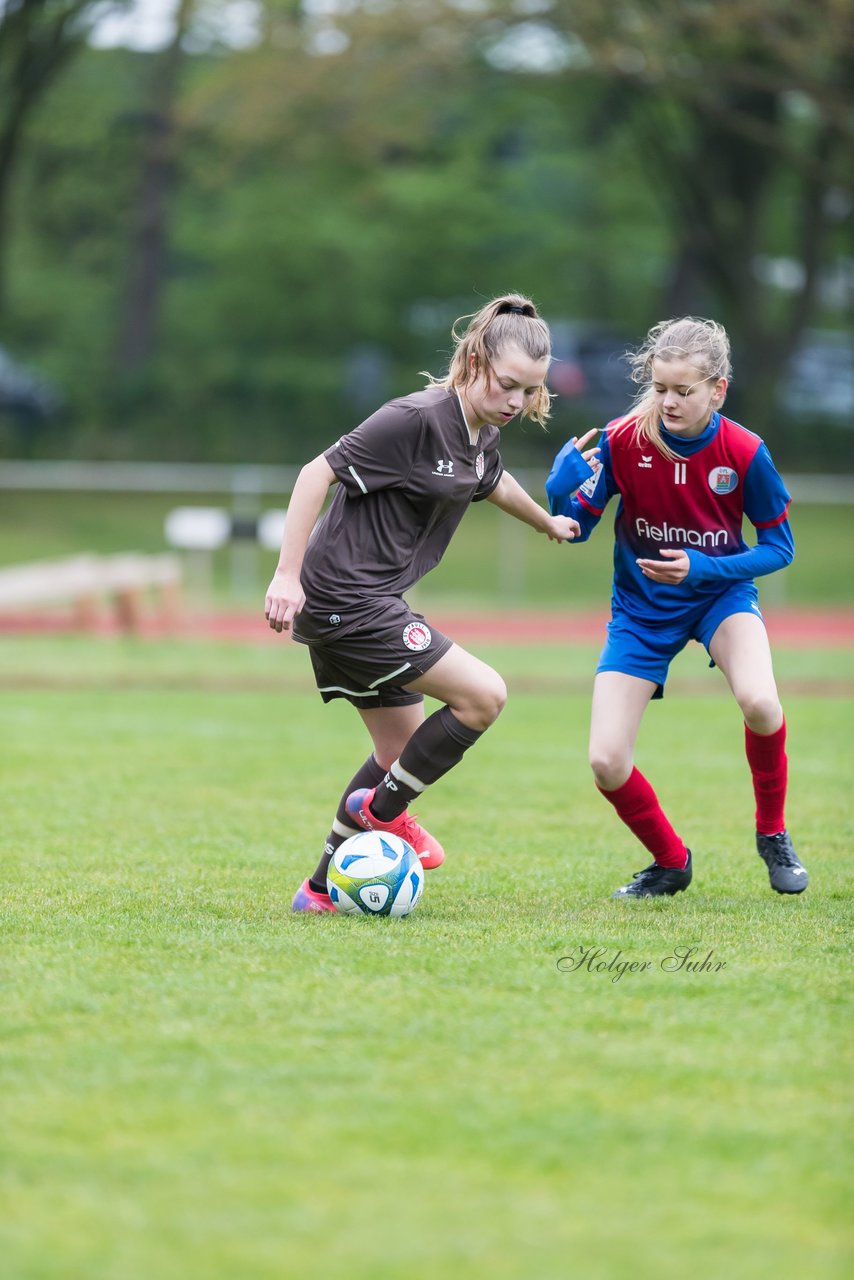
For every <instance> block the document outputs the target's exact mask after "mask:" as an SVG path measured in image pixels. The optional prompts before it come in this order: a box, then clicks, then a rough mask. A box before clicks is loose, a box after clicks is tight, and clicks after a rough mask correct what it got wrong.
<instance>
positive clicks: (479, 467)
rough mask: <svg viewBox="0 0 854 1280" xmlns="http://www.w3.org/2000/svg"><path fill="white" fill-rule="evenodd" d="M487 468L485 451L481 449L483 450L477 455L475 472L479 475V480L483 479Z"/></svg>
mask: <svg viewBox="0 0 854 1280" xmlns="http://www.w3.org/2000/svg"><path fill="white" fill-rule="evenodd" d="M485 469H486V462H485V461H484V457H483V451H482V450H481V452H480V453H479V454H478V455H477V457H476V458H475V460H474V473H475V475H476V476H477V478H478V480H482V479H483V473H484V470H485Z"/></svg>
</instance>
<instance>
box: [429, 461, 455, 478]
mask: <svg viewBox="0 0 854 1280" xmlns="http://www.w3.org/2000/svg"><path fill="white" fill-rule="evenodd" d="M453 474H454V463H453V460H451V459H446V458H440V459H439V460H438V462H437V463H436V469H435V471H434V472H433V475H434V476H452V475H453Z"/></svg>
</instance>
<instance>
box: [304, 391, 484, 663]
mask: <svg viewBox="0 0 854 1280" xmlns="http://www.w3.org/2000/svg"><path fill="white" fill-rule="evenodd" d="M499 440H500V432H499V430H498V428H497V427H494V426H484V427H482V428H481V429H480V432H479V434H478V438H477V441H476V443H475V444H472V443H471V440H470V437H469V431H468V427H467V426H466V423H465V419H464V417H463V412H462V408H461V406H460V402H459V398H458V396H457V393H456V391H454V390H450V389H448V388H446V387H427V388H426V389H425V390H423V391H416V392H414V393H413V394H412V395H407V396H402V397H401V398H400V399H397V400H390V401H389V402H388V403H387V404H384V405H383V406H382V408H380V409H378V410H377V412H376V413H374V414H372V415H371V416H370V417H369V418H367V419H366V420H365V421H364V422H363V423H361V424H360V425H359V426H358V427H356V428H355V430H354V431H351V432H349V433H348V434H347V435H345V436H342V437H341V439H340V440H339V441H338V442H337V443H336V444H334V445H333V446H332V447H331V448H330V449H327V450H326V452H325V455H324V456H325V458H326V460H327V462H328V463H329V465H330V467H331V468H332V470H333V471H334V472H335V475H336V477H337V479H338V480H339V481H340V485H339V486H338V489H337V492H336V494H335V497H334V498H333V500H332V503H331V505H330V507H329V510H328V511H327V512H326V515H325V516H324V517H323V519H322V520H321V521H320V522H319V523H318V525H317V527H316V528H315V530H314V532H313V533H312V535H311V538H310V539H309V543H308V547H307V549H306V553H305V558H304V561H303V568H302V586H303V590H304V591H305V596H306V603H305V608H304V610H303V612H302V613H301V614H300V615H299V618H298V619H297V620H296V624H295V628H294V636H295V638H296V639H301V640H305V641H308V642H309V643H311V642H312V641H313V640H318V639H320V638H321V636H325V637H327V638H328V637H329V634H330V627H331V628H332V630H334V631H338V633H339V634H343V633H345V632H347V631H349V630H351V629H352V628H354V627H359V626H364V625H366V624H367V623H369V622H370V619H371V617H376V616H377V615H379V614H381V613H382V612H383V610H384V608H385V607H386V603H387V600H388V597H389V596H397V597H399V596H401V595H402V593H403V592H404V591H406V590H408V588H410V587H412V586H413V585H414V584H415V583H416V582H418V581H419V580H420V579H421V578H423V577H424V575H425V574H426V573H429V571H430V570H431V569H432V568H434V567H435V566H436V565H437V564H438V563H439V561H440V560H441V558H442V556H443V554H444V552H445V549H446V547H447V546H448V543H449V542H450V540H451V538H452V536H453V534H454V531H455V529H456V528H457V525H458V524H459V522H460V520H461V519H462V517H463V515H464V514H465V512H466V510H467V508H468V506H469V504H470V503H471V502H479V501H481V500H482V499H483V498H487V497H489V495H490V493H492V491H493V489H494V488H495V486H496V485H497V484H498V481H499V480H500V479H501V475H502V471H503V467H502V463H501V455H500V453H499V452H498V445H499Z"/></svg>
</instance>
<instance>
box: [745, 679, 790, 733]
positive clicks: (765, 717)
mask: <svg viewBox="0 0 854 1280" xmlns="http://www.w3.org/2000/svg"><path fill="white" fill-rule="evenodd" d="M738 701H739V706H740V707H741V714H742V715H743V716H744V719H745V722H746V723H747V724H748V725H749V726H750V728H751V729H752V730H753V732H754V733H775V732H776V730H777V729H779V728H780V725H781V724H782V723H783V708H782V707H781V706H780V699H779V698H777V697H776V696H775V695H774V694H773V693H764V692H763V691H762V690H755V689H751V690H749V691H748V692H747V693H746V694H745V695H744V696H743V697H741V698H739V700H738Z"/></svg>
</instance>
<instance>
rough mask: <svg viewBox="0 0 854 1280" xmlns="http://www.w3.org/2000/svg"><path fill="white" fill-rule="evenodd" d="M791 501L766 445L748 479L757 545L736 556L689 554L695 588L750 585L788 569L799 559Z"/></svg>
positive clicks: (746, 508) (749, 512)
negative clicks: (770, 574) (711, 585)
mask: <svg viewBox="0 0 854 1280" xmlns="http://www.w3.org/2000/svg"><path fill="white" fill-rule="evenodd" d="M790 502H791V498H790V496H789V492H788V490H787V489H786V486H785V484H784V483H783V479H782V477H781V475H780V473H779V472H778V470H777V468H776V467H775V466H774V463H773V462H772V460H771V455H770V453H769V452H768V449H767V448H766V446H765V444H764V443H763V444H761V445H760V447H759V448H758V449H757V451H756V453H755V455H754V457H753V461H752V462H751V464H750V466H749V467H748V469H747V475H746V476H745V478H744V514H745V515H746V516H747V518H748V520H749V521H750V522H751V524H753V525H755V527H756V539H757V544H756V546H755V547H751V548H750V550H748V551H739V552H738V553H737V554H736V555H734V556H707V555H704V554H703V552H702V551H692V550H689V551H688V553H687V554H688V559H689V560H690V561H691V568H690V569H689V571H688V580H689V581H690V582H691V584H692V585H696V586H705V585H706V584H708V583H719V582H746V581H749V580H750V579H751V578H761V577H764V576H766V575H767V574H769V573H776V572H777V570H778V569H785V567H786V565H788V564H791V563H792V561H793V560H794V558H795V540H794V538H793V537H792V528H791V525H790V524H789V521H788V518H787V515H786V513H787V511H788V509H789V503H790Z"/></svg>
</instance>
